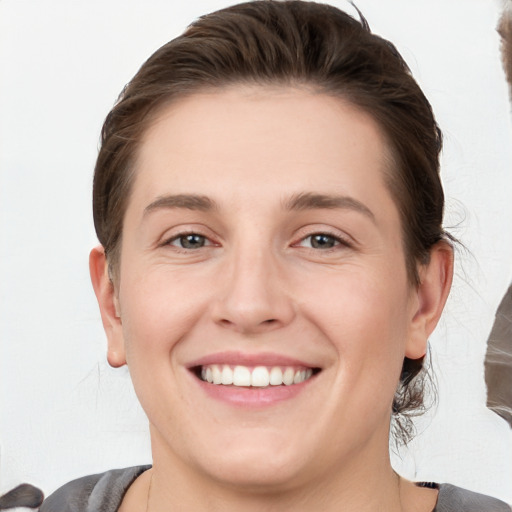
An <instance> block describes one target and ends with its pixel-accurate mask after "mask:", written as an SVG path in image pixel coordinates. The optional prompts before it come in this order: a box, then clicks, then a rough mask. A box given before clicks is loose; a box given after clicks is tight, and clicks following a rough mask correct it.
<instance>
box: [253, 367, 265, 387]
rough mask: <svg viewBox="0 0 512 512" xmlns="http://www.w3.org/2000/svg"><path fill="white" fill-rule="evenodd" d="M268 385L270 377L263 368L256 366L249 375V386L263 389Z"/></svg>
mask: <svg viewBox="0 0 512 512" xmlns="http://www.w3.org/2000/svg"><path fill="white" fill-rule="evenodd" d="M269 383H270V375H269V373H268V370H267V369H266V368H265V367H264V366H256V368H254V370H253V371H252V374H251V386H255V387H258V388H265V387H267V386H268V385H269Z"/></svg>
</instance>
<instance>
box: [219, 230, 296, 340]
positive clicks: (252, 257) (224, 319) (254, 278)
mask: <svg viewBox="0 0 512 512" xmlns="http://www.w3.org/2000/svg"><path fill="white" fill-rule="evenodd" d="M229 252H230V254H229V256H228V258H227V261H226V262H225V263H226V265H225V268H224V273H223V275H222V276H220V280H221V281H222V289H223V293H221V298H220V303H219V305H218V306H219V307H218V310H217V315H216V316H217V320H218V321H220V322H221V323H222V324H223V325H225V326H230V327H232V328H234V329H236V330H238V331H241V332H257V331H262V330H269V329H273V328H276V327H278V326H282V325H285V324H286V323H288V322H289V321H290V320H291V318H292V317H293V305H292V302H291V300H290V297H288V296H287V294H286V290H285V287H284V286H283V285H284V281H285V275H284V268H283V266H282V264H281V262H280V261H279V258H278V257H277V255H276V254H275V252H274V251H273V250H272V247H271V244H270V243H269V242H263V241H262V240H261V239H260V240H259V243H254V241H251V242H248V241H247V242H245V243H244V242H243V241H240V243H238V244H236V245H234V246H233V247H232V248H231V250H230V251H229Z"/></svg>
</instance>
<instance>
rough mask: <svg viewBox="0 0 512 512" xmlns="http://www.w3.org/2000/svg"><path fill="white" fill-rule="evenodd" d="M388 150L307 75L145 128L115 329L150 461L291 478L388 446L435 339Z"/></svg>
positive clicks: (198, 470)
mask: <svg viewBox="0 0 512 512" xmlns="http://www.w3.org/2000/svg"><path fill="white" fill-rule="evenodd" d="M389 161H390V159H389V158H388V149H387V145H386V142H385V140H384V138H383V136H382V135H381V133H380V131H379V128H378V126H377V125H376V123H375V122H374V121H373V120H372V118H371V117H369V116H368V115H366V114H365V113H363V112H361V111H359V110H357V109H356V108H354V107H352V106H351V105H349V104H347V103H344V102H343V101H341V100H340V99H336V98H332V97H329V96H326V95H322V94H315V93H313V92H308V91H306V90H297V89H291V88H281V89H279V88H276V89H269V88H261V87H260V88H258V87H253V88H242V87H238V88H230V89H225V90H222V91H217V92H212V93H204V94H196V95H194V96H192V97H190V98H187V99H183V100H181V101H179V102H177V103H175V104H173V105H171V106H169V107H167V109H166V110H164V111H163V112H162V113H161V115H160V117H159V118H158V120H157V121H156V122H155V123H154V124H153V125H152V126H151V127H150V128H149V130H148V131H147V133H146V135H145V138H144V140H143V143H142V146H141V150H140V153H139V155H138V159H137V165H136V169H137V170H136V173H137V174H136V179H135V181H134V185H133V190H132V195H131V197H130V200H129V204H128V208H127V211H126V216H125V220H124V227H123V238H122V247H121V263H120V274H119V275H120V279H119V282H118V283H117V286H116V291H115V298H114V299H113V300H114V303H115V309H116V312H117V313H116V315H115V319H114V320H113V327H112V330H111V331H110V334H109V343H110V351H111V353H113V352H115V353H116V354H118V355H119V354H121V356H119V357H121V358H122V359H123V361H124V357H126V360H127V363H128V365H129V368H130V373H131V376H132V379H133V382H134V386H135V389H136V391H137V394H138V396H139V399H140V401H141V403H142V405H143V407H144V409H145V411H146V413H147V415H148V418H149V421H150V424H151V434H152V444H153V452H154V458H155V464H157V463H161V464H164V463H165V464H169V465H170V466H172V465H174V467H176V465H180V466H181V467H183V468H187V470H189V471H191V472H192V473H194V474H201V475H203V476H206V477H208V478H213V479H216V480H221V481H225V482H230V483H232V484H233V483H234V484H237V485H250V486H251V485H252V486H260V485H263V486H265V485H270V484H272V485H273V486H276V485H283V486H286V485H292V484H293V483H295V484H297V485H298V484H300V483H301V482H304V481H306V480H308V479H309V480H311V479H313V478H323V477H324V476H325V475H326V474H332V472H333V471H337V470H339V469H340V468H342V467H345V468H347V467H352V468H355V467H356V466H357V465H363V464H366V465H367V464H373V465H374V466H377V467H378V466H379V464H382V463H383V462H384V461H385V460H387V453H388V431H389V420H390V410H391V402H392V399H393V395H394V391H395V389H396V386H397V383H398V379H399V375H400V370H401V366H402V362H403V358H404V356H406V355H407V356H408V357H421V355H423V354H422V352H423V350H424V345H425V340H426V336H422V335H421V336H419V335H418V333H417V327H416V324H417V323H418V316H419V315H420V313H419V310H420V309H421V308H420V306H421V304H420V302H421V301H420V299H419V298H418V290H417V289H416V288H413V287H412V286H411V285H410V283H409V282H408V280H407V273H406V266H405V256H404V252H403V243H402V236H401V233H402V230H401V226H400V219H399V215H398V210H397V207H396V205H395V204H394V202H393V200H392V198H391V196H390V193H389V191H388V189H387V188H386V186H385V183H384V176H385V171H386V165H387V163H389ZM118 317H119V318H118Z"/></svg>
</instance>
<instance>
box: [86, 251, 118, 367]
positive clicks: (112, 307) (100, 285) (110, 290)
mask: <svg viewBox="0 0 512 512" xmlns="http://www.w3.org/2000/svg"><path fill="white" fill-rule="evenodd" d="M89 272H90V274H91V281H92V286H93V288H94V293H95V294H96V299H97V300H98V305H99V307H100V313H101V320H102V322H103V328H104V329H105V333H106V335H107V340H108V353H107V360H108V363H109V364H110V366H113V367H114V368H118V367H120V366H123V365H124V364H126V355H125V349H124V338H123V328H122V322H121V313H120V307H119V300H118V298H117V294H116V290H115V287H114V284H113V283H112V281H111V279H110V276H109V273H108V263H107V258H106V256H105V250H104V249H103V247H102V246H101V245H99V246H98V247H95V248H94V249H93V250H92V251H91V254H90V255H89Z"/></svg>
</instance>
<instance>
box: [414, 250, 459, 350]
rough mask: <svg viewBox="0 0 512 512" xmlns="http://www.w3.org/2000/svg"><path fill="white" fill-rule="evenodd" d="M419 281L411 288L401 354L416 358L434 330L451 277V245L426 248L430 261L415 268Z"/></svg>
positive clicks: (447, 292)
mask: <svg viewBox="0 0 512 512" xmlns="http://www.w3.org/2000/svg"><path fill="white" fill-rule="evenodd" d="M418 270H419V278H420V284H419V285H418V286H417V287H416V289H415V290H414V291H413V294H414V298H415V300H414V301H413V310H412V311H411V324H410V332H409V337H408V340H407V345H406V351H405V356H406V357H408V358H409V359H420V358H421V357H423V356H424V355H425V353H426V351H427V341H428V338H429V336H430V335H431V334H432V332H433V330H434V329H435V327H436V325H437V322H438V321H439V318H440V317H441V313H442V312H443V309H444V305H445V303H446V299H447V298H448V294H449V292H450V288H451V285H452V278H453V248H452V246H451V245H450V244H449V243H448V242H445V241H441V242H438V243H437V244H436V245H434V247H433V248H432V249H431V251H430V260H429V262H428V263H427V264H425V265H422V266H421V267H420V268H419V269H418Z"/></svg>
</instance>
